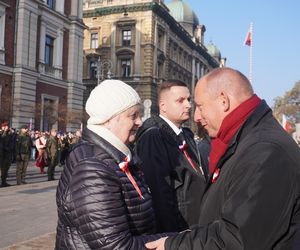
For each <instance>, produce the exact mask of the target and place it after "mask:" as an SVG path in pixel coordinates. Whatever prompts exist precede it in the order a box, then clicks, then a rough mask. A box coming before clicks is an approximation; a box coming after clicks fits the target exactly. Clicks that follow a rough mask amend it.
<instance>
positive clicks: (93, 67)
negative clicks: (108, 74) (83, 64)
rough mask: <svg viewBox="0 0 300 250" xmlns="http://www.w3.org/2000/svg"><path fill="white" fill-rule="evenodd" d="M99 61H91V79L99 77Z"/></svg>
mask: <svg viewBox="0 0 300 250" xmlns="http://www.w3.org/2000/svg"><path fill="white" fill-rule="evenodd" d="M97 67H98V64H97V61H91V62H90V79H96V78H97Z"/></svg>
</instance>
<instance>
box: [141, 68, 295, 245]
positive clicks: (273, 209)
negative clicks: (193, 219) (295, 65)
mask: <svg viewBox="0 0 300 250" xmlns="http://www.w3.org/2000/svg"><path fill="white" fill-rule="evenodd" d="M195 103H196V110H195V117H194V119H195V121H196V122H200V123H201V124H202V126H203V127H204V128H205V129H206V130H207V132H208V134H209V135H210V137H212V141H211V151H210V162H209V164H210V165H209V169H210V172H211V179H210V180H209V184H208V185H209V186H208V190H207V191H206V193H205V195H204V198H203V201H202V204H201V211H200V219H199V223H198V225H197V226H195V227H193V228H192V230H191V231H189V232H184V233H182V234H179V235H177V236H172V237H168V238H163V239H160V240H157V241H155V242H151V243H148V244H146V246H147V248H148V249H158V250H162V249H167V250H171V249H172V250H176V249H190V250H194V249H195V250H196V249H197V250H201V249H209V250H214V249H230V250H240V249H245V250H253V249H255V250H267V249H277V250H279V249H280V250H281V249H282V250H283V249H284V250H287V249H297V248H296V244H299V239H298V238H297V230H298V228H299V225H300V199H299V198H300V149H299V147H298V146H297V145H296V143H295V142H294V140H293V139H292V137H291V136H290V135H288V134H287V133H286V132H285V131H284V129H283V128H282V127H281V126H280V124H279V123H278V122H277V121H276V119H275V118H274V117H273V116H272V111H271V109H270V108H269V107H268V105H267V104H266V103H265V101H262V100H260V99H259V98H258V97H257V96H256V95H255V94H253V90H252V87H251V84H250V82H249V81H248V79H247V78H246V77H245V76H244V75H242V74H241V73H240V72H238V71H236V70H233V69H230V68H219V69H215V70H213V71H211V72H210V73H209V74H207V75H206V76H204V77H203V78H201V79H200V80H199V82H198V83H197V85H196V89H195ZM298 237H299V232H298ZM298 246H299V245H298Z"/></svg>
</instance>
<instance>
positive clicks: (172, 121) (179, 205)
mask: <svg viewBox="0 0 300 250" xmlns="http://www.w3.org/2000/svg"><path fill="white" fill-rule="evenodd" d="M158 99H159V111H160V115H159V116H157V115H153V116H152V117H151V118H149V119H148V120H146V121H145V122H144V124H143V126H142V127H141V128H140V129H139V132H138V135H137V142H136V146H135V149H136V152H137V154H138V156H139V158H140V159H141V161H142V163H141V168H142V170H143V172H144V174H145V180H146V183H147V184H148V185H149V187H150V190H151V194H152V198H153V208H154V211H155V216H156V219H157V225H158V230H159V232H168V231H178V232H179V231H183V230H185V229H188V228H189V227H190V226H191V225H193V224H196V223H197V222H198V219H199V208H200V202H201V198H202V194H203V192H204V189H205V186H206V173H207V170H206V169H205V168H203V164H202V163H201V161H200V157H199V154H198V150H197V146H196V144H195V141H194V135H193V133H192V131H191V130H190V129H188V128H184V127H182V125H183V123H184V122H185V121H187V120H188V119H189V117H190V109H191V104H190V92H189V89H188V88H187V86H186V84H185V83H183V82H181V81H179V80H169V81H166V82H164V83H162V84H161V86H160V89H159V92H158Z"/></svg>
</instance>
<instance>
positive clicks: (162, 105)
mask: <svg viewBox="0 0 300 250" xmlns="http://www.w3.org/2000/svg"><path fill="white" fill-rule="evenodd" d="M158 105H159V111H160V113H162V114H163V113H165V112H166V103H165V102H164V100H163V99H161V100H160V101H159V103H158Z"/></svg>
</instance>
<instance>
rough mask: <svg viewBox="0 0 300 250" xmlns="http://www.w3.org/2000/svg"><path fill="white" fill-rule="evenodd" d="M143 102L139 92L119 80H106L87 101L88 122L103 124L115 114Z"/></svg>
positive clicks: (93, 91)
mask: <svg viewBox="0 0 300 250" xmlns="http://www.w3.org/2000/svg"><path fill="white" fill-rule="evenodd" d="M139 103H141V99H140V97H139V95H138V93H137V92H136V91H135V90H134V89H133V88H132V87H130V86H129V85H127V84H126V83H124V82H122V81H119V80H105V81H103V82H102V83H100V84H99V85H98V86H97V87H96V88H94V89H93V90H92V92H91V94H90V96H89V98H88V100H87V102H86V105H85V110H86V112H87V113H88V115H89V116H90V118H89V119H88V122H87V124H95V125H97V124H103V123H104V122H106V121H108V120H109V119H110V118H112V117H113V116H115V115H118V114H120V113H122V112H123V111H125V110H126V109H128V108H130V107H132V106H134V105H136V104H139Z"/></svg>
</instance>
